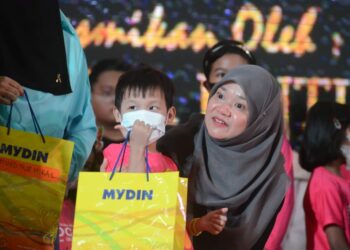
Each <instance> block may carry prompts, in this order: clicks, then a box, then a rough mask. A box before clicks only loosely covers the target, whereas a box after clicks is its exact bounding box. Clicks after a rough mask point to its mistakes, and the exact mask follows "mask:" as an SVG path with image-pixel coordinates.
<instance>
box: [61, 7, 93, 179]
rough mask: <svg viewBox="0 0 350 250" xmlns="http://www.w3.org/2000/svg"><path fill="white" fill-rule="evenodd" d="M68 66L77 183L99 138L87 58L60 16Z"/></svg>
mask: <svg viewBox="0 0 350 250" xmlns="http://www.w3.org/2000/svg"><path fill="white" fill-rule="evenodd" d="M61 20H62V27H63V35H64V41H65V48H66V55H67V66H68V72H69V78H70V83H71V88H72V93H71V94H68V95H72V97H71V98H72V99H71V103H70V109H69V110H67V112H69V119H68V123H67V125H66V128H65V133H64V139H67V140H71V141H73V142H74V151H73V157H72V162H71V167H70V171H69V181H74V180H75V179H76V178H77V176H78V173H79V171H80V170H81V169H82V168H83V166H84V164H85V161H86V160H87V158H88V156H89V154H90V152H91V149H92V146H93V144H94V142H95V139H96V132H97V130H96V123H95V115H94V112H93V110H92V106H91V88H90V82H89V78H88V77H89V76H88V68H87V65H86V60H85V55H84V52H83V49H82V47H81V45H80V42H79V38H78V37H77V36H76V34H75V31H74V29H73V27H72V26H71V24H70V23H69V21H68V20H67V18H66V17H65V16H64V15H63V13H61Z"/></svg>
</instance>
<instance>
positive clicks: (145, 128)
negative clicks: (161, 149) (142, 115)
mask: <svg viewBox="0 0 350 250" xmlns="http://www.w3.org/2000/svg"><path fill="white" fill-rule="evenodd" d="M152 130H153V129H152V127H151V126H150V125H148V124H145V122H143V121H140V120H136V121H135V123H134V125H133V127H132V130H131V133H130V147H132V146H137V147H140V148H143V149H144V148H146V146H147V145H148V139H149V137H150V136H151V134H152Z"/></svg>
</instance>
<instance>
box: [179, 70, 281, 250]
mask: <svg viewBox="0 0 350 250" xmlns="http://www.w3.org/2000/svg"><path fill="white" fill-rule="evenodd" d="M282 123H283V122H282V110H281V101H280V88H279V85H278V83H277V81H276V80H275V79H274V77H273V76H272V75H271V74H270V73H268V72H267V71H266V70H264V69H263V68H261V67H259V66H255V65H241V66H238V67H237V68H235V69H233V70H231V71H230V72H229V73H227V74H226V75H225V77H224V78H223V80H222V81H221V82H220V83H218V84H216V85H215V86H214V87H213V88H212V90H211V92H210V96H209V102H208V107H207V111H206V115H205V120H204V123H203V125H202V127H201V129H200V130H199V132H198V133H197V134H196V136H195V149H194V152H193V155H192V156H191V157H189V158H187V160H186V163H185V166H184V172H185V175H187V176H189V205H188V213H189V218H188V221H189V223H188V225H187V228H188V230H189V231H190V233H192V234H193V235H197V236H194V237H193V243H194V248H195V249H238V250H239V249H242V250H247V249H262V248H263V247H264V243H265V241H266V239H267V237H268V235H269V233H270V231H271V229H272V227H273V223H274V220H275V217H276V214H277V213H278V211H279V208H280V206H281V204H282V202H283V199H284V195H285V192H286V188H287V184H288V177H287V175H286V174H285V171H284V168H283V157H282V155H281V154H280V150H281V145H282V132H283V124H282ZM213 211H221V218H224V219H222V220H221V221H220V220H219V224H220V223H221V225H218V226H219V227H218V228H220V226H222V227H221V228H220V230H219V231H217V232H216V233H215V235H213V234H210V233H208V232H205V231H208V230H206V225H208V224H206V222H208V214H211V213H213ZM226 211H227V214H226ZM225 215H226V216H225ZM218 216H220V215H218ZM203 218H205V219H206V222H205V220H203ZM226 218H227V220H226ZM209 220H210V218H209ZM201 231H204V232H203V233H201Z"/></svg>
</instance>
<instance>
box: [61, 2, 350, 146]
mask: <svg viewBox="0 0 350 250" xmlns="http://www.w3.org/2000/svg"><path fill="white" fill-rule="evenodd" d="M349 2H350V1H347V0H339V1H337V0H333V1H331V0H327V1H301V0H298V1H269V0H261V1H249V2H248V1H235V0H225V1H221V0H215V1H213V0H203V1H194V0H193V1H188V0H183V1H180V0H176V1H148V0H143V1H141V0H140V1H130V0H110V1H102V0H101V1H97V0H85V1H82V0H60V6H61V8H62V10H63V11H64V13H65V14H66V15H67V16H68V17H69V18H70V20H71V22H72V24H73V26H74V27H75V29H76V31H77V33H78V35H79V37H80V41H81V44H82V46H83V48H84V49H85V53H86V56H87V60H88V63H89V65H90V66H91V65H92V64H93V63H95V62H96V61H98V60H100V59H104V58H111V57H119V58H122V59H124V60H126V61H129V62H132V63H139V62H143V63H147V64H150V65H152V66H154V67H156V68H158V69H161V70H163V71H164V72H166V73H167V74H168V76H170V77H171V78H172V79H173V80H174V82H175V84H176V100H175V104H176V108H177V111H178V119H179V121H180V122H183V121H186V119H187V118H188V116H189V115H190V114H191V113H192V112H199V111H203V109H204V108H205V105H206V101H205V100H206V95H207V93H206V92H205V90H204V89H203V88H202V87H201V85H200V82H201V81H202V80H203V79H204V75H203V74H202V73H201V72H202V68H201V65H202V64H201V63H202V58H203V55H204V52H205V51H206V50H207V48H208V47H211V46H212V45H213V44H215V43H216V42H217V41H218V40H220V39H227V38H231V39H236V40H241V41H244V42H245V43H246V45H247V47H248V48H249V49H250V50H252V51H253V52H254V53H255V55H256V57H257V59H258V62H259V64H260V65H262V66H263V67H265V68H266V69H268V70H269V71H270V72H272V74H274V75H275V76H276V77H277V79H278V80H279V82H280V84H281V87H282V90H283V96H284V98H283V99H284V100H283V101H284V112H285V113H284V114H285V121H286V123H287V124H289V125H290V129H291V137H292V138H291V139H292V140H293V141H294V139H295V138H296V136H297V135H298V133H299V131H300V128H301V125H302V121H303V120H304V119H305V112H306V110H307V108H308V107H310V105H312V104H313V103H314V102H315V101H317V100H318V99H335V100H337V101H339V102H341V103H348V102H350V98H349V97H348V93H349V89H348V86H349V83H350V82H349V78H350V57H349V55H350V53H349V52H350V46H349V39H350V29H349V27H350V15H349V11H350V4H349Z"/></svg>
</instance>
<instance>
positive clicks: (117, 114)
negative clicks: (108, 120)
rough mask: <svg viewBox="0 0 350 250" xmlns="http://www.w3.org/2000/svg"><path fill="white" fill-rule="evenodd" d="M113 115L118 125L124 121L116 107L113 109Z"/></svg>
mask: <svg viewBox="0 0 350 250" xmlns="http://www.w3.org/2000/svg"><path fill="white" fill-rule="evenodd" d="M113 115H114V118H115V121H116V122H117V123H120V122H121V121H122V115H121V114H120V112H119V110H118V109H117V108H116V107H114V108H113Z"/></svg>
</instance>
